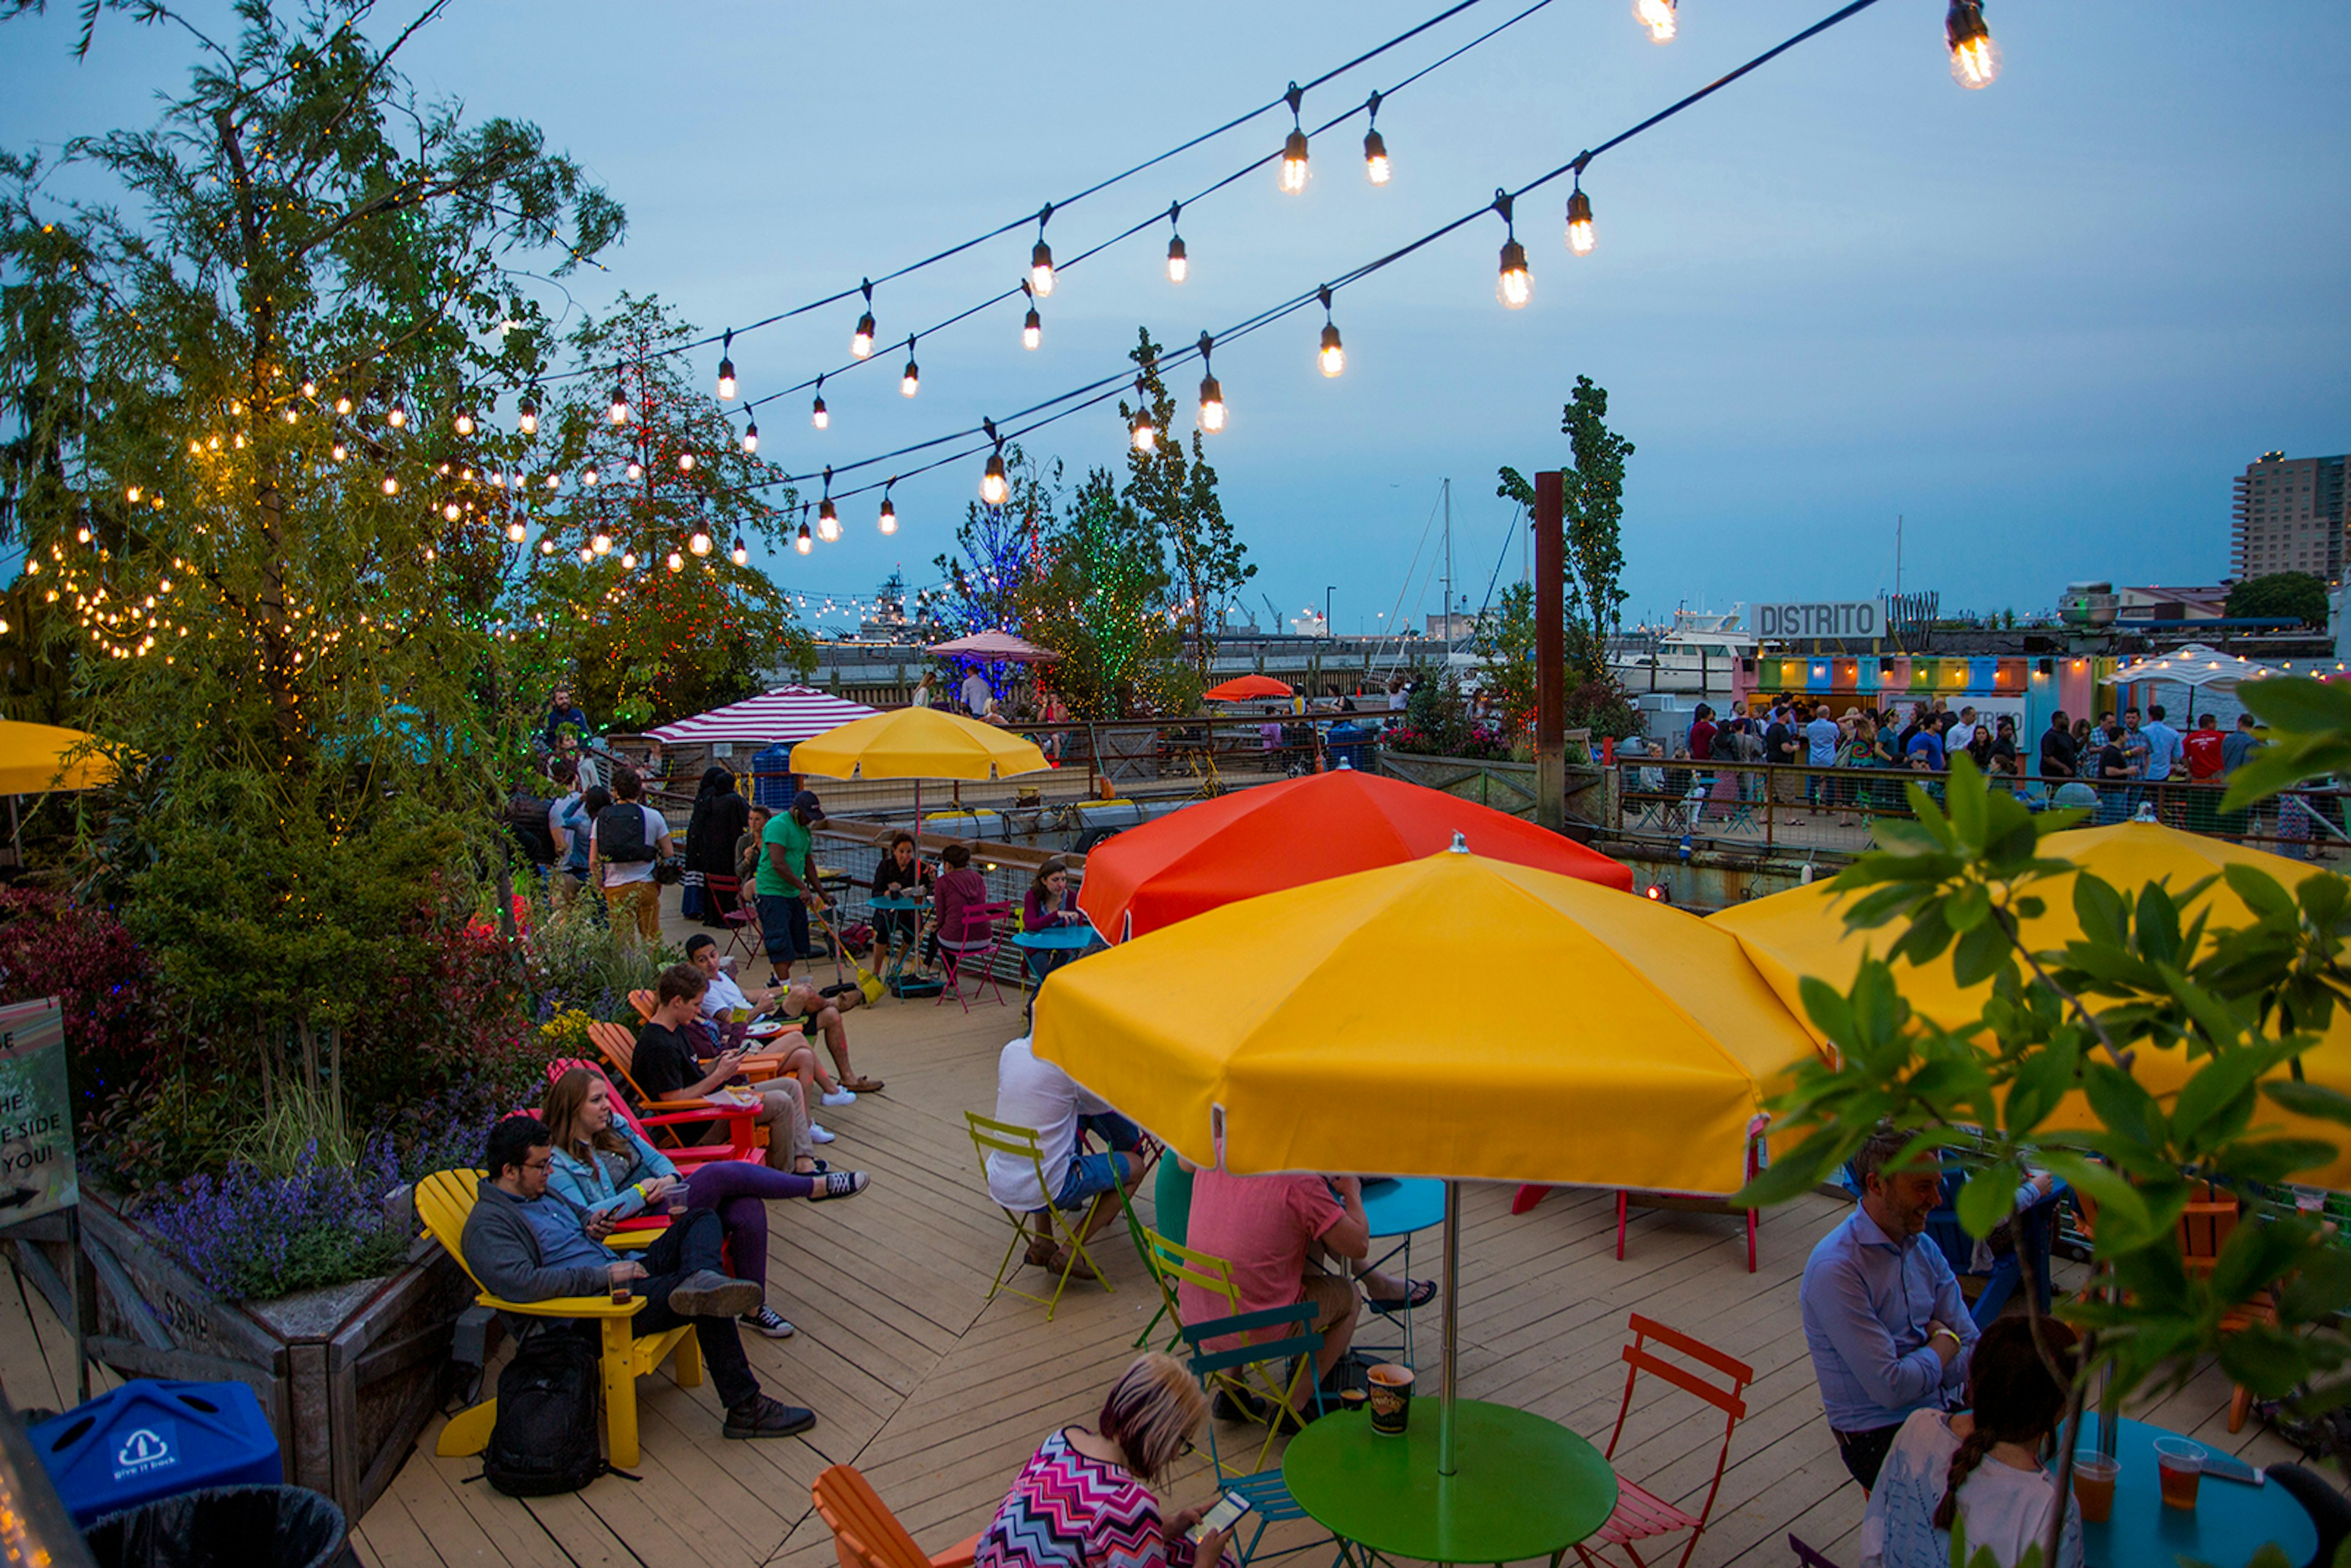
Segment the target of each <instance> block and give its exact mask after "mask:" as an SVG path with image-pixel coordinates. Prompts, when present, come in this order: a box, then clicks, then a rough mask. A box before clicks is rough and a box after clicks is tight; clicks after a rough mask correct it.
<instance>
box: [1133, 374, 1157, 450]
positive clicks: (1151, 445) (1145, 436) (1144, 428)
mask: <svg viewBox="0 0 2351 1568" xmlns="http://www.w3.org/2000/svg"><path fill="white" fill-rule="evenodd" d="M1134 398H1135V402H1137V403H1142V402H1143V399H1144V390H1143V378H1142V377H1141V376H1137V377H1135V378H1134ZM1127 430H1128V433H1129V434H1130V435H1131V437H1132V438H1133V440H1134V449H1135V450H1136V451H1137V452H1155V451H1157V450H1158V449H1159V429H1158V427H1157V426H1156V425H1155V424H1153V423H1151V410H1150V408H1149V407H1148V406H1143V407H1138V408H1137V409H1136V410H1135V411H1134V423H1132V424H1131V425H1129V426H1128V427H1127Z"/></svg>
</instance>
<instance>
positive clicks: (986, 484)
mask: <svg viewBox="0 0 2351 1568" xmlns="http://www.w3.org/2000/svg"><path fill="white" fill-rule="evenodd" d="M979 423H980V428H982V429H983V430H985V431H987V438H988V440H990V441H992V442H994V443H995V444H996V450H995V451H993V452H991V453H989V454H988V455H987V469H986V470H985V471H984V472H983V473H982V474H981V475H980V476H979V498H980V500H981V501H982V502H983V503H984V504H986V505H987V506H990V507H1000V506H1002V505H1004V500H1005V497H1008V496H1009V495H1011V494H1012V481H1011V480H1010V479H1009V478H1008V476H1006V475H1005V472H1004V438H1003V437H1002V436H1000V435H998V434H996V421H994V420H992V419H983V420H981V421H980V422H979Z"/></svg>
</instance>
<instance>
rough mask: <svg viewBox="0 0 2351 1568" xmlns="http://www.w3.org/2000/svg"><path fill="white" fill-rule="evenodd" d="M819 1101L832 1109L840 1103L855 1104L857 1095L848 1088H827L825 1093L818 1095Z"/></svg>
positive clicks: (828, 1108)
mask: <svg viewBox="0 0 2351 1568" xmlns="http://www.w3.org/2000/svg"><path fill="white" fill-rule="evenodd" d="M817 1103H818V1104H820V1105H822V1106H823V1107H825V1108H826V1109H827V1110H831V1109H832V1108H834V1107H835V1106H840V1105H854V1104H856V1103H857V1095H856V1094H855V1092H852V1091H851V1090H847V1089H831V1090H827V1091H826V1092H824V1093H822V1094H820V1095H819V1096H818V1097H817Z"/></svg>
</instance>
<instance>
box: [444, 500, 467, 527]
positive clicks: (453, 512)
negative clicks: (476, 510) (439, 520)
mask: <svg viewBox="0 0 2351 1568" xmlns="http://www.w3.org/2000/svg"><path fill="white" fill-rule="evenodd" d="M441 515H442V516H443V517H446V518H448V519H449V520H450V521H451V522H453V523H454V522H455V521H456V520H457V519H458V518H459V517H464V516H465V508H464V507H460V506H458V505H457V503H456V502H455V501H451V502H450V503H448V504H447V505H446V506H444V507H442V508H441Z"/></svg>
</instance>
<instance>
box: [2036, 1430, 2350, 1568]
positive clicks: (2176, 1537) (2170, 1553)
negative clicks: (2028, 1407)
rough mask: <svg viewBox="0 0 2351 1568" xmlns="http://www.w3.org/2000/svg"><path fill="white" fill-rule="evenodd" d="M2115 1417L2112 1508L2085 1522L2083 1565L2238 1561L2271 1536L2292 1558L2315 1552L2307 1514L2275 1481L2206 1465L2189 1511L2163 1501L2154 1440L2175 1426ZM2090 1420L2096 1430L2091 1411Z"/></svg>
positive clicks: (2113, 1567)
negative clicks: (2117, 1464) (2230, 1475)
mask: <svg viewBox="0 0 2351 1568" xmlns="http://www.w3.org/2000/svg"><path fill="white" fill-rule="evenodd" d="M2120 1425H2121V1428H2122V1429H2121V1431H2120V1432H2119V1433H2117V1434H2116V1441H2115V1458H2117V1459H2119V1460H2121V1461H2122V1469H2121V1470H2120V1471H2119V1472H2118V1473H2117V1474H2116V1477H2115V1506H2114V1511H2113V1512H2112V1513H2110V1514H2108V1515H2107V1516H2106V1520H2105V1522H2104V1523H2103V1524H2089V1523H2085V1524H2084V1525H2083V1526H2082V1561H2083V1563H2084V1568H2142V1565H2143V1564H2147V1563H2172V1562H2176V1561H2178V1560H2179V1558H2181V1557H2183V1556H2185V1557H2188V1558H2190V1559H2193V1560H2194V1561H2197V1562H2199V1563H2213V1564H2215V1568H2243V1565H2244V1564H2245V1563H2250V1562H2251V1561H2252V1556H2253V1553H2254V1552H2258V1551H2259V1550H2261V1547H2262V1543H2263V1542H2270V1541H2274V1542H2277V1543H2278V1544H2279V1545H2280V1546H2283V1548H2285V1557H2286V1561H2287V1562H2289V1563H2307V1562H2309V1561H2310V1559H2311V1556H2312V1554H2313V1553H2314V1552H2317V1550H2318V1531H2317V1529H2316V1527H2315V1526H2314V1525H2313V1524H2312V1523H2311V1522H2310V1515H2309V1514H2307V1513H2305V1512H2304V1511H2303V1507H2302V1504H2300V1503H2298V1502H2296V1501H2295V1500H2294V1494H2293V1493H2292V1492H2290V1491H2287V1490H2285V1489H2284V1488H2283V1487H2281V1486H2279V1485H2277V1484H2276V1483H2275V1482H2270V1483H2268V1484H2266V1485H2263V1486H2258V1487H2252V1486H2246V1485H2244V1484H2243V1483H2242V1482H2241V1481H2231V1480H2223V1479H2221V1478H2220V1477H2219V1476H2216V1475H2211V1474H2210V1473H2208V1474H2206V1476H2205V1477H2204V1479H2202V1480H2201V1481H2200V1482H2199V1483H2198V1486H2197V1490H2196V1507H2195V1509H2194V1510H2193V1511H2190V1510H2188V1509H2184V1508H2166V1507H2164V1506H2163V1490H2162V1483H2161V1481H2160V1480H2158V1479H2157V1476H2156V1471H2155V1440H2156V1439H2157V1438H2158V1437H2178V1436H2179V1433H2177V1432H2167V1431H2165V1430H2164V1429H2163V1428H2162V1427H2150V1426H2148V1425H2147V1423H2145V1422H2144V1421H2124V1422H2122V1423H2120ZM2089 1426H2090V1430H2091V1433H2092V1434H2093V1436H2094V1437H2095V1433H2096V1431H2097V1423H2096V1418H2095V1416H2094V1417H2092V1418H2091V1420H2090V1422H2089ZM2190 1440H2191V1441H2193V1439H2190ZM2199 1446H2201V1445H2199ZM2083 1451H2084V1452H2085V1453H2086V1452H2087V1451H2088V1449H2087V1448H2085V1449H2084V1450H2083Z"/></svg>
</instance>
